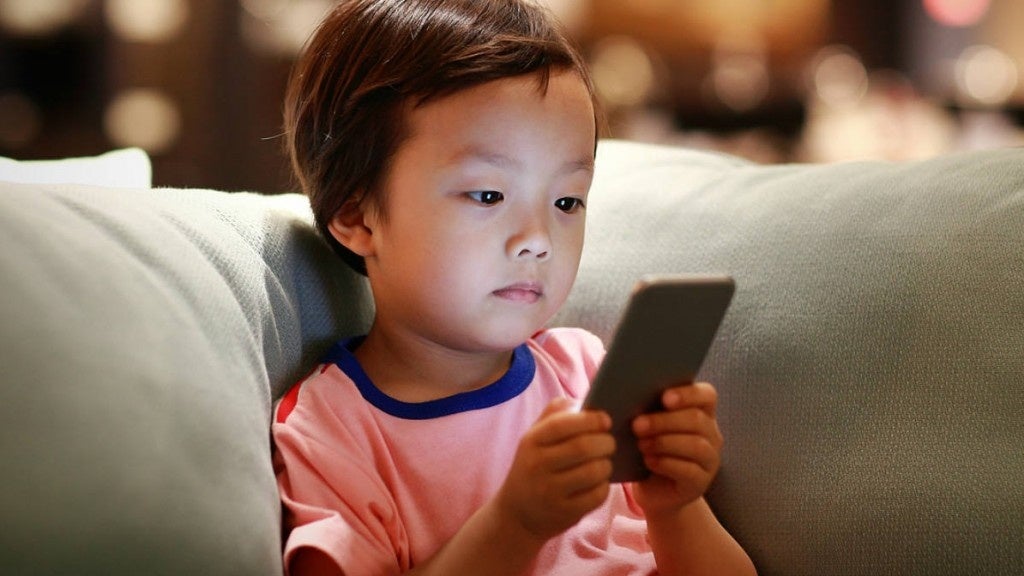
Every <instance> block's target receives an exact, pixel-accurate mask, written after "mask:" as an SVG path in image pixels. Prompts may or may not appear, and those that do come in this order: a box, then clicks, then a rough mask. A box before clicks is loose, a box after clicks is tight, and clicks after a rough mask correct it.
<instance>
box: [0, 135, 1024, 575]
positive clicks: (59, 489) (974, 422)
mask: <svg viewBox="0 0 1024 576" xmlns="http://www.w3.org/2000/svg"><path fill="white" fill-rule="evenodd" d="M599 155H600V157H599V162H598V174H597V178H596V181H595V185H594V189H593V191H592V194H591V199H590V202H589V207H588V219H589V224H588V240H587V242H588V244H587V247H586V248H585V253H584V261H583V265H582V268H581V271H580V276H579V279H578V281H577V285H576V288H575V289H574V291H573V294H572V295H571V296H570V301H569V302H568V303H567V305H566V307H565V309H564V310H563V311H562V313H561V314H560V315H559V317H558V318H556V322H555V323H557V324H563V325H580V326H584V327H587V328H590V329H591V330H594V331H595V332H597V333H598V334H599V335H602V336H604V337H607V336H608V334H609V333H610V331H611V329H612V327H613V326H614V323H615V321H616V318H617V314H618V312H619V310H620V309H621V307H622V305H623V303H624V302H625V298H626V294H627V293H628V290H629V287H630V286H631V284H632V282H633V281H634V280H635V278H636V277H638V276H639V275H642V274H645V273H651V272H725V273H730V274H732V275H733V276H734V277H735V278H736V280H737V285H738V291H737V296H736V299H735V301H734V305H733V307H732V309H731V310H730V313H729V315H728V316H727V318H726V322H725V324H724V325H723V327H722V330H721V332H720V334H719V338H718V339H717V341H716V344H715V347H714V348H713V350H712V352H711V354H710V355H709V357H708V361H707V363H706V366H705V371H704V376H705V377H706V378H707V379H709V380H711V381H712V382H714V383H715V384H716V385H717V386H718V388H719V391H720V393H721V406H720V419H721V424H722V427H723V430H724V432H725V435H726V438H727V445H726V452H725V462H724V467H723V470H722V473H721V475H720V477H719V479H718V481H717V483H716V485H715V487H714V489H713V491H712V494H711V502H712V504H713V506H714V507H715V508H716V510H717V511H718V513H719V515H720V517H721V518H722V520H723V522H724V523H725V524H726V525H727V526H728V527H729V529H730V530H731V531H732V532H733V533H734V534H735V535H736V536H737V537H738V538H739V540H740V541H741V543H742V544H743V545H744V546H745V547H746V548H747V549H748V551H749V552H750V553H751V555H752V556H753V558H754V560H755V562H756V563H757V565H758V568H759V569H760V571H761V573H762V574H769V575H771V574H780V575H781V574H785V575H800V574H851V575H854V574H874V573H881V574H906V573H920V574H1011V573H1018V572H1019V571H1020V566H1022V565H1024V552H1022V549H1024V547H1022V546H1021V545H1020V543H1021V542H1022V541H1024V488H1022V487H1021V484H1022V483H1021V481H1020V478H1021V477H1022V476H1024V448H1022V445H1024V424H1022V423H1021V422H1022V418H1021V414H1022V411H1024V354H1022V351H1024V290H1022V289H1021V285H1022V282H1024V151H1021V150H1004V151H995V152H980V153H971V154H960V155H954V156H948V157H944V158H939V159H935V160H932V161H928V162H921V163H907V164H885V163H859V164H841V165H829V166H798V165H797V166H757V165H753V164H749V163H746V162H743V161H740V160H737V159H734V158H729V157H725V156H720V155H715V154H708V153H701V152H695V151H687V150H679V149H669V148H658V147H648V146H641V145H637V144H628V143H623V142H613V141H608V142H603V143H602V144H601V146H600V152H599ZM371 316H372V306H371V304H370V302H369V299H368V295H367V291H366V286H365V283H364V282H363V281H362V280H361V279H359V278H356V277H355V276H354V275H353V274H351V273H349V272H347V271H346V270H345V268H344V266H343V265H342V264H341V263H340V262H338V261H337V259H335V258H334V257H333V256H332V255H331V254H330V251H329V249H328V248H327V247H326V245H325V244H324V243H323V242H321V241H320V240H319V239H318V238H317V237H316V236H315V233H314V232H313V230H312V227H311V225H310V223H309V214H308V207H306V206H305V204H304V200H303V199H302V198H301V197H299V196H294V195H286V196H282V197H263V196H258V195H250V194H228V193H223V192H216V191H204V190H152V191H150V190H124V189H114V188H89V187H72V186H56V185H31V186H30V185H14V184H6V183H0V459H2V461H3V463H4V471H5V474H4V475H3V476H2V480H0V565H3V566H4V572H5V573H6V572H10V573H12V574H68V573H74V574H138V573H145V574H182V573H197V574H249V575H251V574H279V573H280V565H279V563H280V553H279V546H280V534H279V524H278V522H279V520H280V518H279V505H278V501H277V496H276V492H275V490H274V479H273V471H272V466H271V462H270V447H269V435H268V425H269V414H270V406H271V402H272V399H274V398H277V397H279V396H280V395H281V394H283V393H284V391H285V390H286V389H287V388H288V386H289V384H290V383H292V382H294V381H295V379H296V378H297V377H298V376H299V375H301V374H302V373H303V372H304V371H306V370H308V368H309V366H310V363H311V362H312V361H313V360H314V358H315V357H316V356H317V355H318V354H319V353H320V352H321V351H322V350H323V348H324V346H325V345H327V344H328V343H329V342H331V341H333V340H334V339H336V338H338V337H342V336H344V335H348V334H353V333H356V332H360V331H362V330H365V328H366V326H367V324H368V322H369V319H370V318H371Z"/></svg>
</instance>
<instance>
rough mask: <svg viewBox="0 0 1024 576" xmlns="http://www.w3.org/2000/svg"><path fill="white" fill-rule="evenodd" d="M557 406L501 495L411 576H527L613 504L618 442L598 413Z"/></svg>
mask: <svg viewBox="0 0 1024 576" xmlns="http://www.w3.org/2000/svg"><path fill="white" fill-rule="evenodd" d="M571 404H572V403H571V402H570V401H568V400H565V399H559V400H555V401H553V402H552V403H551V404H549V405H548V406H547V408H545V410H544V412H543V413H542V414H541V416H540V418H539V419H538V420H537V423H536V424H534V425H533V427H531V428H530V430H529V431H528V432H527V433H526V434H525V435H524V437H523V439H522V440H521V441H520V443H519V448H518V450H517V451H516V456H515V461H514V462H513V464H512V469H511V470H510V471H509V474H508V477H507V478H506V479H505V483H504V484H503V485H502V488H501V490H500V491H499V492H498V494H497V495H496V496H495V498H493V499H492V500H491V501H490V502H488V503H487V504H486V505H484V507H482V508H481V509H480V510H478V511H477V513H476V514H474V515H473V516H472V517H471V518H470V519H469V520H468V521H467V522H466V524H465V525H463V527H462V528H461V529H460V530H459V531H458V533H456V535H455V536H454V537H453V538H452V539H451V540H449V541H448V543H447V544H446V545H445V546H444V547H443V548H442V549H441V550H440V551H438V553H437V554H435V555H434V557H433V558H431V559H430V561H429V562H427V563H426V564H424V565H423V566H420V567H418V568H417V569H416V570H413V571H412V572H411V573H414V574H444V575H450V574H493V575H501V574H510V575H511V574H522V573H524V572H526V571H528V569H529V568H530V566H531V565H532V564H533V561H534V559H535V558H536V556H537V554H538V552H540V549H541V547H542V546H543V545H544V544H545V543H546V542H547V541H548V540H549V539H551V538H553V537H555V536H557V535H558V534H561V533H562V532H564V531H565V530H567V529H568V528H570V527H571V526H573V525H574V524H576V523H577V522H578V521H579V520H580V518H582V517H583V516H584V515H585V514H587V513H588V512H590V511H592V510H594V509H595V508H597V507H598V506H600V505H601V504H602V503H603V502H604V501H605V499H606V498H607V497H608V493H609V490H610V484H609V482H608V478H609V476H610V475H611V461H610V460H609V457H610V456H611V454H612V453H613V452H614V451H615V440H614V439H613V438H612V436H611V434H609V430H611V419H610V418H609V417H608V415H607V414H604V413H601V412H574V411H570V410H568V408H569V406H571Z"/></svg>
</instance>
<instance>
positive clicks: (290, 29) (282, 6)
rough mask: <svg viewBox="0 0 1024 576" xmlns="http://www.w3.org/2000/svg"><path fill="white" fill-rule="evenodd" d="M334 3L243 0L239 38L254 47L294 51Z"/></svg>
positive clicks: (274, 50) (320, 0) (282, 52)
mask: <svg viewBox="0 0 1024 576" xmlns="http://www.w3.org/2000/svg"><path fill="white" fill-rule="evenodd" d="M333 6H334V3H333V2H332V1H331V0H291V2H288V1H285V0H243V2H242V7H243V8H244V9H245V13H244V14H243V18H242V23H241V27H242V37H243V38H244V39H245V42H246V43H247V44H248V45H249V47H250V48H252V49H254V50H259V51H263V52H269V53H274V54H286V55H292V54H296V53H297V52H298V51H299V50H300V49H301V48H302V46H303V45H304V44H305V43H306V40H307V39H308V38H309V36H310V35H311V34H312V33H313V31H314V30H315V29H316V27H317V25H318V24H319V23H320V21H321V20H322V19H323V18H324V16H325V15H326V14H327V12H328V11H329V10H330V9H331V8H332V7H333Z"/></svg>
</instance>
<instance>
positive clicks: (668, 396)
mask: <svg viewBox="0 0 1024 576" xmlns="http://www.w3.org/2000/svg"><path fill="white" fill-rule="evenodd" d="M662 400H663V402H664V403H665V408H675V407H676V406H677V405H678V404H679V393H678V392H676V391H675V390H670V391H668V392H665V397H664V398H663V399H662Z"/></svg>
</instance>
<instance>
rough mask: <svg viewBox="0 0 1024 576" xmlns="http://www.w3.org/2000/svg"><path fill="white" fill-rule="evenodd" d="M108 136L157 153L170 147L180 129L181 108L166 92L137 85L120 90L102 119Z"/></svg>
mask: <svg viewBox="0 0 1024 576" xmlns="http://www.w3.org/2000/svg"><path fill="white" fill-rule="evenodd" d="M103 120H104V121H103V124H104V128H105V129H106V132H107V137H108V138H109V139H110V141H111V142H113V143H114V144H115V145H116V146H120V147H128V146H138V147H139V148H142V149H144V150H146V151H147V152H150V153H153V154H158V153H160V152H164V151H166V150H167V149H169V148H170V147H171V146H172V145H174V143H175V142H176V141H177V140H178V137H179V136H180V133H181V112H180V111H179V108H178V105H177V104H176V103H175V102H174V101H173V100H172V99H171V98H170V97H169V96H168V95H167V94H165V93H163V92H161V91H158V90H152V89H148V88H135V89H132V90H127V91H125V92H122V93H120V94H118V95H117V96H116V97H115V98H114V100H113V101H112V102H111V103H110V105H109V106H108V107H107V110H106V114H105V115H104V119H103Z"/></svg>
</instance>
